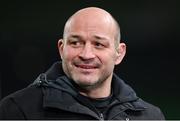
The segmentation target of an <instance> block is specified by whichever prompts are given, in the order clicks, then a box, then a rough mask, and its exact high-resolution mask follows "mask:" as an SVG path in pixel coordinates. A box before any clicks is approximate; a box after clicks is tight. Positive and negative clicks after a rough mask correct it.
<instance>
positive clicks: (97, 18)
mask: <svg viewBox="0 0 180 121" xmlns="http://www.w3.org/2000/svg"><path fill="white" fill-rule="evenodd" d="M58 49H59V53H60V56H61V59H62V62H57V63H55V64H54V65H53V66H52V67H51V68H50V69H49V70H48V71H47V72H46V73H43V74H41V75H40V76H39V77H38V78H37V79H36V80H35V82H34V83H33V84H31V85H30V86H28V87H27V88H25V89H23V90H21V91H18V92H16V93H14V94H11V95H9V96H8V97H6V98H4V99H3V100H2V101H1V103H0V118H1V119H62V120H70V119H73V120H124V119H126V120H129V119H132V120H140V119H144V120H151V119H156V120H161V119H164V116H163V114H162V112H161V111H160V109H159V108H157V107H155V106H153V105H151V104H149V103H147V102H145V101H143V100H142V99H140V98H139V97H137V96H136V94H135V92H134V91H133V89H132V88H131V87H129V86H128V85H127V84H125V83H124V82H123V81H122V80H121V79H120V78H119V77H118V76H117V75H115V74H114V73H113V70H114V66H115V65H118V64H119V63H120V62H121V61H122V59H123V57H124V55H125V53H126V45H125V44H124V43H120V28H119V25H118V23H117V22H116V20H115V19H114V18H113V17H112V16H111V15H110V14H109V13H108V12H106V11H105V10H103V9H100V8H96V7H88V8H84V9H82V10H79V11H78V12H76V13H75V14H74V15H72V16H71V17H70V18H69V20H68V21H67V23H66V24H65V28H64V35H63V39H60V40H59V41H58Z"/></svg>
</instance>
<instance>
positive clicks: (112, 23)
mask: <svg viewBox="0 0 180 121" xmlns="http://www.w3.org/2000/svg"><path fill="white" fill-rule="evenodd" d="M82 22H83V23H85V24H86V25H90V23H92V24H93V25H94V26H96V25H97V24H96V23H98V22H101V23H102V24H104V26H105V25H107V24H108V25H109V28H108V29H110V30H112V31H114V40H115V44H116V45H118V43H119V41H120V27H119V25H118V23H117V21H116V20H115V19H114V18H113V17H112V15H111V14H110V13H108V12H107V11H105V10H103V9H101V8H97V7H88V8H84V9H81V10H79V11H77V12H76V13H75V14H73V15H72V16H71V17H70V18H69V19H68V21H67V22H66V24H65V27H64V35H63V38H64V40H66V38H67V35H68V32H69V31H70V30H71V27H72V25H74V24H78V23H79V24H81V23H82ZM105 29H106V28H105Z"/></svg>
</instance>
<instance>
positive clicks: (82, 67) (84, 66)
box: [75, 64, 97, 69]
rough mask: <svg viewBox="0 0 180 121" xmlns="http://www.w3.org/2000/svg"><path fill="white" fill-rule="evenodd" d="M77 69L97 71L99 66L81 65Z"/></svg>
mask: <svg viewBox="0 0 180 121" xmlns="http://www.w3.org/2000/svg"><path fill="white" fill-rule="evenodd" d="M75 66H76V67H77V68H81V69H96V68H97V66H94V65H89V64H79V65H75Z"/></svg>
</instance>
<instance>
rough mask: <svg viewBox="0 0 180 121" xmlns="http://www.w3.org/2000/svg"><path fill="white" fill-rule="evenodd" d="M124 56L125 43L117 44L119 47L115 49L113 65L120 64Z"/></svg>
mask: <svg viewBox="0 0 180 121" xmlns="http://www.w3.org/2000/svg"><path fill="white" fill-rule="evenodd" d="M125 54H126V44H125V43H119V46H118V47H117V49H116V60H115V65H118V64H120V63H121V61H122V60H123V58H124V56H125Z"/></svg>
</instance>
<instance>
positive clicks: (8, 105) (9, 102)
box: [0, 86, 42, 119]
mask: <svg viewBox="0 0 180 121" xmlns="http://www.w3.org/2000/svg"><path fill="white" fill-rule="evenodd" d="M41 98H42V91H41V88H39V87H37V86H29V87H26V88H24V89H22V90H19V91H17V92H15V93H12V94H10V95H8V96H7V97H5V98H3V99H2V100H1V101H0V118H1V119H11V118H12V119H14V118H15V119H16V118H18V119H21V118H22V117H23V115H24V111H25V110H32V108H34V107H35V106H37V105H38V104H39V103H40V102H42V101H41V100H42V99H41ZM6 116H8V117H6Z"/></svg>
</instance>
